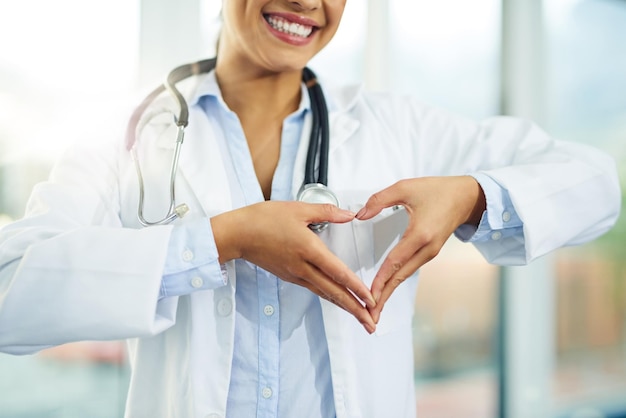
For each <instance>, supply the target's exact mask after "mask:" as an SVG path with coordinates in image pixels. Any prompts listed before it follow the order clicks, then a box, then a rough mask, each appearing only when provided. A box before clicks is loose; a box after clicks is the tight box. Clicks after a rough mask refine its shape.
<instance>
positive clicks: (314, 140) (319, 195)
mask: <svg viewBox="0 0 626 418" xmlns="http://www.w3.org/2000/svg"><path fill="white" fill-rule="evenodd" d="M216 61H217V59H216V58H212V59H208V60H203V61H198V62H194V63H191V64H185V65H181V66H180V67H177V68H175V69H174V70H172V72H170V73H169V74H168V76H167V78H166V80H165V82H164V83H163V84H161V85H160V86H159V87H157V88H156V89H154V90H153V91H152V92H151V93H150V94H149V95H148V96H147V97H146V98H145V99H144V100H143V101H142V102H141V104H140V105H139V106H137V108H136V109H135V110H134V111H133V114H132V115H131V118H130V121H129V123H128V127H127V130H126V148H127V149H128V150H129V151H130V152H131V155H132V158H133V161H134V163H135V169H136V171H137V178H138V180H139V205H138V208H137V217H138V218H139V222H140V223H141V224H142V225H143V226H153V225H166V224H169V223H171V222H172V221H174V220H175V219H177V218H182V217H183V216H185V214H187V212H189V207H188V206H187V205H186V204H185V203H181V204H179V205H177V204H176V186H175V183H176V173H177V172H178V160H179V157H180V150H181V147H182V144H183V140H184V138H185V128H186V127H187V125H188V124H189V108H188V106H187V102H186V100H185V98H184V97H183V95H182V94H181V92H180V91H179V90H178V89H177V88H176V83H178V82H180V81H182V80H184V79H186V78H188V77H191V76H194V75H199V74H203V73H208V72H210V71H212V70H213V69H214V68H215V63H216ZM302 81H303V82H304V84H305V85H306V87H307V91H308V93H309V98H310V100H311V111H312V117H313V123H312V126H311V136H310V141H309V149H308V152H307V158H306V166H305V176H304V184H303V185H302V187H301V188H300V190H299V191H298V194H297V196H296V200H298V201H300V202H306V203H330V204H333V205H336V206H339V200H338V199H337V196H336V195H335V193H333V192H332V191H331V190H330V189H329V188H328V187H327V184H328V153H329V137H330V133H329V124H328V108H327V107H326V100H325V99H324V93H323V92H322V88H321V87H320V85H319V84H318V82H317V78H316V76H315V73H313V71H311V70H310V69H309V68H304V69H303V71H302ZM166 90H167V91H168V92H169V93H170V94H171V95H172V96H173V97H174V98H175V99H176V101H177V102H178V106H179V113H178V117H175V120H174V122H175V123H176V128H177V129H176V131H177V133H176V146H175V148H174V155H173V157H172V164H171V167H170V185H169V186H170V206H169V209H168V211H167V215H165V217H163V218H162V219H160V220H158V221H148V220H146V219H145V217H144V214H143V209H144V195H145V190H144V182H143V176H142V174H141V166H140V164H139V158H138V156H137V151H136V142H137V126H138V124H139V120H140V119H141V116H142V115H143V113H144V112H145V111H146V109H147V108H148V106H150V104H151V103H152V102H153V101H154V100H155V99H156V98H157V97H158V96H159V95H160V94H161V93H163V92H164V91H166ZM152 117H154V116H152ZM316 160H318V164H319V167H318V175H317V178H316V177H315V163H316ZM327 225H328V222H323V223H315V224H311V225H309V227H310V228H311V229H312V230H313V231H315V232H320V231H322V230H324V229H325V228H326V226H327Z"/></svg>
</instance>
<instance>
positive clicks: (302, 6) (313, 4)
mask: <svg viewBox="0 0 626 418" xmlns="http://www.w3.org/2000/svg"><path fill="white" fill-rule="evenodd" d="M290 3H291V4H292V5H293V6H294V7H296V8H298V9H299V10H303V11H305V10H315V9H318V8H319V7H320V0H291V1H290Z"/></svg>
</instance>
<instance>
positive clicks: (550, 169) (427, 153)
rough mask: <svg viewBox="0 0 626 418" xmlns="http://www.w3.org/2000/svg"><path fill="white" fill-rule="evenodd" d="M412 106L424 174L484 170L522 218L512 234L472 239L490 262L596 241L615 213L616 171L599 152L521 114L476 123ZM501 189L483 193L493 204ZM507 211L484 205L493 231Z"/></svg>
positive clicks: (502, 225)
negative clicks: (564, 138) (556, 136)
mask: <svg viewBox="0 0 626 418" xmlns="http://www.w3.org/2000/svg"><path fill="white" fill-rule="evenodd" d="M416 106H417V107H418V108H417V109H415V108H414V110H415V112H414V114H413V115H414V116H413V118H414V119H413V121H412V124H413V126H412V127H411V128H410V129H412V130H413V133H414V135H416V136H417V137H418V138H419V140H418V141H417V142H416V145H415V147H416V148H417V149H416V153H415V155H417V158H418V159H419V164H418V165H419V166H421V167H425V170H424V173H427V175H464V174H469V175H474V176H477V178H478V176H482V177H483V178H486V177H488V178H489V179H491V180H492V181H493V183H495V184H497V185H498V186H499V187H500V188H501V189H502V191H503V193H501V195H506V198H507V199H509V200H510V203H511V204H512V206H513V208H514V212H515V214H516V216H517V217H519V220H521V222H522V228H521V230H520V232H519V233H517V234H504V233H496V234H492V238H493V239H488V240H479V241H477V242H475V243H474V245H475V246H476V247H477V248H478V250H479V251H480V252H481V253H482V254H483V256H484V257H485V258H486V259H487V260H488V261H489V262H491V263H495V264H502V265H523V264H527V263H529V262H530V261H532V260H534V259H536V258H537V257H540V256H542V255H544V254H546V253H548V252H550V251H552V250H555V249H557V248H560V247H563V246H570V245H578V244H582V243H585V242H588V241H590V240H593V239H595V238H597V237H598V236H600V235H601V234H603V233H605V232H606V231H608V230H609V229H610V228H611V227H612V226H613V225H614V223H615V221H616V220H617V217H618V215H619V211H620V203H621V199H620V193H621V192H620V187H619V181H618V176H617V170H616V165H615V161H614V160H613V159H612V158H611V157H610V156H608V155H607V154H605V153H604V152H602V151H600V150H598V149H596V148H593V147H591V146H586V145H583V144H579V143H573V142H567V141H562V140H557V139H554V138H551V137H550V136H548V135H547V134H546V133H545V132H544V131H543V130H542V129H540V128H539V127H538V126H537V125H536V124H534V123H532V122H529V121H526V120H523V119H518V118H513V117H493V118H489V119H486V120H484V121H482V122H480V123H476V122H474V121H472V120H469V119H466V118H462V117H459V116H456V115H452V114H450V113H448V112H446V111H443V110H440V109H429V108H421V107H420V105H416ZM425 175H426V174H425ZM501 195H500V194H498V193H495V194H494V193H491V195H487V206H488V208H493V207H495V206H494V205H492V204H491V202H490V198H492V199H500V200H501V199H502V196H501ZM490 196H491V197H490ZM499 206H500V207H503V206H504V205H502V204H500V205H499ZM505 212H506V210H502V209H500V210H493V209H492V210H488V211H487V214H486V215H487V217H488V223H489V225H490V228H492V229H493V230H494V232H495V231H498V230H504V229H506V228H507V225H506V224H507V221H506V220H507V219H508V215H507V214H506V213H505ZM509 215H510V214H509ZM503 232H504V231H503Z"/></svg>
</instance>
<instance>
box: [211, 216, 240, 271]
mask: <svg viewBox="0 0 626 418" xmlns="http://www.w3.org/2000/svg"><path fill="white" fill-rule="evenodd" d="M210 222H211V228H212V230H213V239H214V240H215V246H216V247H217V253H218V256H219V262H220V264H224V263H226V262H227V261H230V260H234V259H236V258H241V248H240V245H239V237H240V236H241V230H240V228H239V227H240V226H241V225H242V223H241V221H240V220H239V216H238V211H237V210H234V211H230V212H224V213H221V214H219V215H216V216H214V217H212V218H211V219H210Z"/></svg>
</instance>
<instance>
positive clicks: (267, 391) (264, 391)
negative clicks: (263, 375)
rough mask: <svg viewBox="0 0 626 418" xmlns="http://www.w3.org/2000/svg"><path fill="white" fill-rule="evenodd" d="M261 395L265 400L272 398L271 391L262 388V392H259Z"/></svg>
mask: <svg viewBox="0 0 626 418" xmlns="http://www.w3.org/2000/svg"><path fill="white" fill-rule="evenodd" d="M261 395H262V396H263V397H264V398H265V399H269V398H271V397H272V389H270V388H263V390H262V391H261Z"/></svg>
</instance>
